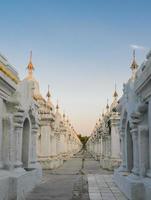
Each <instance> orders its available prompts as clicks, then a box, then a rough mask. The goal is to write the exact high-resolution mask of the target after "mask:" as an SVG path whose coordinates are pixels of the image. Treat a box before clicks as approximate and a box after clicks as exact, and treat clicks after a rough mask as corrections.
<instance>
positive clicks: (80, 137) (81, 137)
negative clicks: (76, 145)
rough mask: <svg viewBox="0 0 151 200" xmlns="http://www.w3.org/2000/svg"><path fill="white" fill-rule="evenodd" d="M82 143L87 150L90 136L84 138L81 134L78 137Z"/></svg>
mask: <svg viewBox="0 0 151 200" xmlns="http://www.w3.org/2000/svg"><path fill="white" fill-rule="evenodd" d="M78 137H79V139H80V141H81V143H82V144H83V148H85V145H86V143H87V141H88V139H89V136H82V135H81V134H79V135H78Z"/></svg>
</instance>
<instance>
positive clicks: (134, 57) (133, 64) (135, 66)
mask: <svg viewBox="0 0 151 200" xmlns="http://www.w3.org/2000/svg"><path fill="white" fill-rule="evenodd" d="M137 68H138V64H137V63H136V55H135V49H133V61H132V64H131V69H132V70H134V69H137Z"/></svg>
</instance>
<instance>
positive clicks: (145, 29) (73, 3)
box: [0, 0, 151, 134]
mask: <svg viewBox="0 0 151 200" xmlns="http://www.w3.org/2000/svg"><path fill="white" fill-rule="evenodd" d="M150 8H151V1H149V0H148V1H147V0H137V1H135V0H125V1H124V0H24V1H23V0H18V1H17V0H13V1H12V0H9V1H8V0H3V1H2V0H0V25H1V28H0V52H1V53H2V54H3V55H5V56H6V57H7V58H8V60H9V61H10V63H11V64H12V65H13V66H15V68H16V69H17V70H18V72H19V75H20V78H21V79H22V78H24V77H25V75H26V73H27V72H26V67H27V64H28V60H29V52H30V50H32V51H33V64H34V66H35V72H34V73H35V77H36V78H37V80H39V82H40V88H41V92H42V94H43V95H44V96H45V94H46V92H47V85H48V84H50V88H51V94H52V101H53V102H54V104H56V101H57V98H58V99H59V102H60V106H61V109H62V110H65V112H66V113H67V115H69V119H70V120H71V122H72V123H73V125H74V127H75V129H76V130H77V131H79V132H80V133H81V134H90V133H91V130H92V129H93V127H94V124H95V123H96V120H97V119H98V117H99V115H100V114H101V112H102V109H103V108H104V107H105V105H106V99H107V98H109V102H110V103H111V101H112V94H113V91H114V84H115V82H116V83H117V91H118V93H119V95H121V94H122V85H123V82H125V81H126V80H127V79H128V78H129V76H130V69H129V66H130V63H131V58H132V49H131V48H130V45H131V44H136V45H141V46H144V47H145V48H146V49H147V50H146V51H142V50H137V52H136V54H137V55H136V56H137V60H138V63H139V64H140V63H141V62H142V61H143V60H144V58H145V54H146V53H147V51H148V50H149V48H150V47H151V26H150V23H151V12H150Z"/></svg>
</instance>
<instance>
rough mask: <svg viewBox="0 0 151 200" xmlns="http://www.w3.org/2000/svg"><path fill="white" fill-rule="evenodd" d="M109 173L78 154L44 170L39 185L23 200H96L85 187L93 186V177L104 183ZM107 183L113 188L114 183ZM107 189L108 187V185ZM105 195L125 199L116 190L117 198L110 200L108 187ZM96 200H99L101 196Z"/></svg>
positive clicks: (86, 155) (84, 155) (90, 159)
mask: <svg viewBox="0 0 151 200" xmlns="http://www.w3.org/2000/svg"><path fill="white" fill-rule="evenodd" d="M111 174H112V172H109V171H106V170H103V169H101V168H100V165H99V162H98V161H95V160H94V159H93V158H92V156H91V155H90V154H89V153H87V152H86V151H81V152H79V153H78V154H76V155H75V156H74V157H73V158H71V159H70V160H68V161H66V162H65V163H64V164H63V166H62V167H60V168H58V169H54V170H44V171H43V180H42V183H41V184H40V185H39V186H37V187H36V188H35V189H34V190H33V191H32V192H31V193H30V194H29V195H28V196H27V198H26V200H93V199H94V200H96V199H97V200H98V199H99V198H98V196H97V193H96V191H89V190H91V188H89V186H88V185H89V184H90V187H91V185H92V186H94V185H95V183H94V179H96V177H100V178H101V180H103V184H104V182H106V180H108V179H110V177H111V176H112V175H111ZM95 176H96V177H95ZM104 177H105V178H104ZM88 180H89V183H88ZM99 183H100V182H99ZM110 183H112V185H111V186H112V187H113V184H114V183H113V182H112V181H110ZM107 187H108V188H109V185H108V186H107ZM95 188H96V187H95ZM103 188H105V187H103ZM115 188H116V186H114V189H115ZM105 189H107V188H105ZM116 189H117V188H116ZM117 191H118V189H117ZM90 192H93V193H90ZM106 194H108V196H106V197H108V198H109V199H111V200H112V199H123V200H125V199H126V198H124V196H123V195H122V194H121V193H120V191H118V192H117V194H118V196H119V195H120V196H119V198H114V197H115V196H114V194H113V193H112V192H111V189H110V188H109V192H108V193H106ZM111 195H112V196H111ZM106 197H105V199H107V198H106ZM111 197H113V198H111ZM100 199H103V198H102V196H101V193H100Z"/></svg>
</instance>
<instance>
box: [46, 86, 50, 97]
mask: <svg viewBox="0 0 151 200" xmlns="http://www.w3.org/2000/svg"><path fill="white" fill-rule="evenodd" d="M46 96H47V98H48V100H50V97H51V95H50V86H49V85H48V92H47V94H46Z"/></svg>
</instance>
